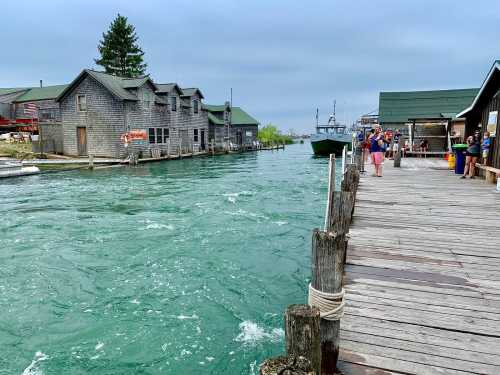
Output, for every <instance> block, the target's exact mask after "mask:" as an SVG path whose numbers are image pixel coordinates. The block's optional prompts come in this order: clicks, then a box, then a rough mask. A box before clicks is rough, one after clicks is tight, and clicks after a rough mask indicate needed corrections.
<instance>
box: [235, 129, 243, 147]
mask: <svg viewBox="0 0 500 375" xmlns="http://www.w3.org/2000/svg"><path fill="white" fill-rule="evenodd" d="M236 143H237V144H238V146H241V145H242V144H243V133H242V132H241V130H238V132H237V133H236Z"/></svg>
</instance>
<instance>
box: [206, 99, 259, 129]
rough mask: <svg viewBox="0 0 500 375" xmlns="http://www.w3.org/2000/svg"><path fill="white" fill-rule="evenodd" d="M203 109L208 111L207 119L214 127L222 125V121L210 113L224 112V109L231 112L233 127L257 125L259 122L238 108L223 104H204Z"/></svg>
mask: <svg viewBox="0 0 500 375" xmlns="http://www.w3.org/2000/svg"><path fill="white" fill-rule="evenodd" d="M203 108H204V109H206V110H207V111H208V119H209V120H210V121H212V122H213V123H214V124H216V125H224V121H222V120H220V119H219V118H217V117H216V116H215V115H213V113H211V112H224V110H225V109H226V108H227V109H230V110H231V125H235V126H238V125H259V122H258V121H257V120H256V119H254V118H253V117H252V116H250V115H249V114H248V113H246V112H245V111H244V110H242V109H241V108H240V107H232V108H230V107H228V106H226V105H224V104H223V105H211V104H204V105H203Z"/></svg>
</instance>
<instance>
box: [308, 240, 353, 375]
mask: <svg viewBox="0 0 500 375" xmlns="http://www.w3.org/2000/svg"><path fill="white" fill-rule="evenodd" d="M346 247H347V236H346V235H345V234H337V233H332V232H324V231H320V230H315V231H314V232H313V236H312V257H311V265H312V280H311V285H312V287H313V288H314V289H316V290H318V291H320V292H325V293H340V292H341V291H342V276H343V271H344V259H345V252H346ZM320 331H321V374H323V375H333V374H334V373H335V369H336V365H337V360H338V357H339V341H340V320H325V319H321V322H320Z"/></svg>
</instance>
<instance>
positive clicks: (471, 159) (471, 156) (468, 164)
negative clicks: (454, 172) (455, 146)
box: [460, 130, 481, 178]
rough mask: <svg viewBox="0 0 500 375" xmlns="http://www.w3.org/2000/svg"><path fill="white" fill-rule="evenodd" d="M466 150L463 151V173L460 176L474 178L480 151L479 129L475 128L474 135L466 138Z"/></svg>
mask: <svg viewBox="0 0 500 375" xmlns="http://www.w3.org/2000/svg"><path fill="white" fill-rule="evenodd" d="M467 146H468V147H467V150H466V151H465V169H464V175H463V176H462V177H460V178H466V177H467V174H468V175H469V178H476V177H475V176H476V162H477V159H478V158H479V156H480V152H481V140H480V138H479V130H476V132H475V133H474V135H471V136H469V137H468V138H467Z"/></svg>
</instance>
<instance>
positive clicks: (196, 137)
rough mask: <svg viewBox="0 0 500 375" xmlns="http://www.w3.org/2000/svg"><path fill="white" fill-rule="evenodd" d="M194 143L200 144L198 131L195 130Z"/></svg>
mask: <svg viewBox="0 0 500 375" xmlns="http://www.w3.org/2000/svg"><path fill="white" fill-rule="evenodd" d="M193 141H194V142H198V129H194V135H193Z"/></svg>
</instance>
